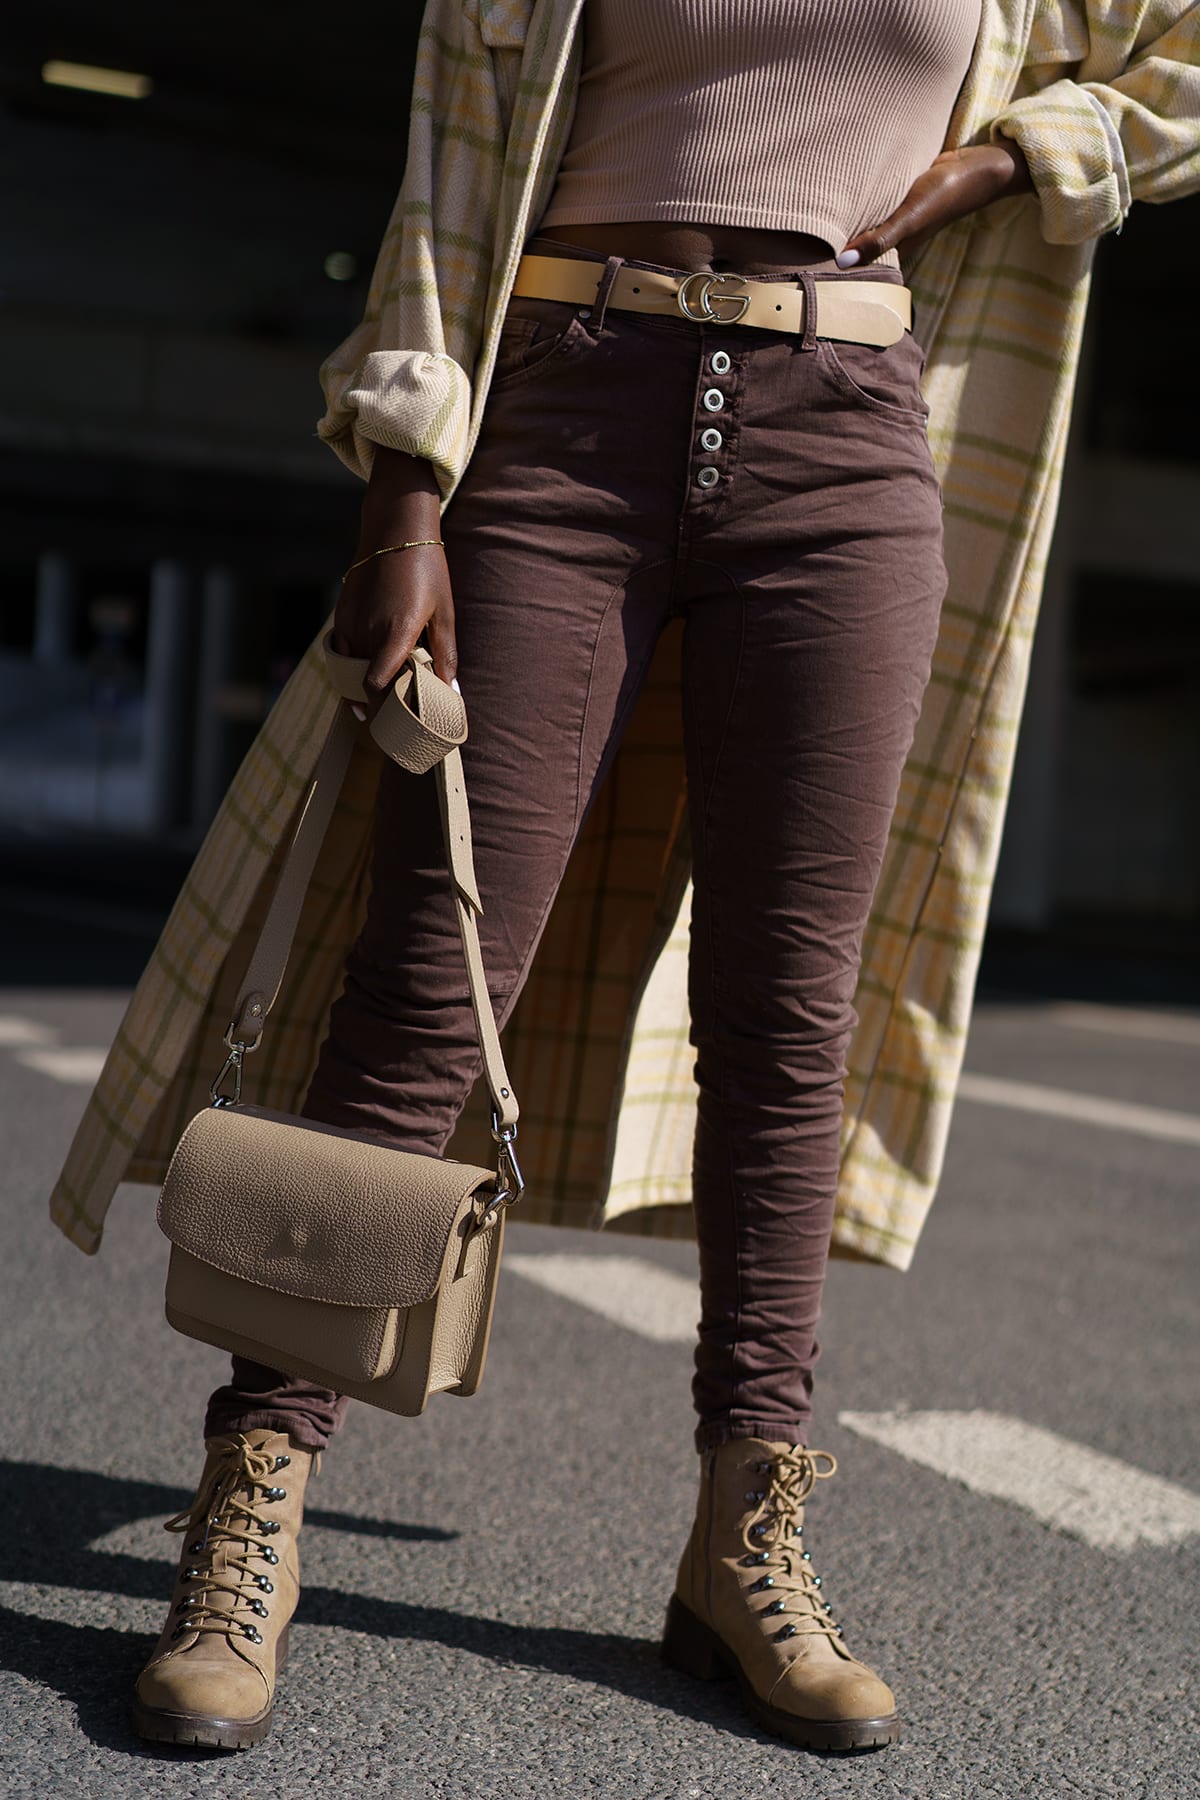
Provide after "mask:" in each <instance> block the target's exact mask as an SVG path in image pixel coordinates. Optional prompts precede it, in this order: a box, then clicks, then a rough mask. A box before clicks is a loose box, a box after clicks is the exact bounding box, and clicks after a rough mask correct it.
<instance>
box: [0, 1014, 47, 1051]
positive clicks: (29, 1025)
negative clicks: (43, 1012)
mask: <svg viewBox="0 0 1200 1800" xmlns="http://www.w3.org/2000/svg"><path fill="white" fill-rule="evenodd" d="M57 1036H58V1033H57V1032H56V1031H51V1029H50V1027H49V1026H48V1025H39V1024H38V1023H37V1022H36V1021H35V1020H34V1019H20V1018H18V1017H17V1015H16V1014H15V1013H0V1049H2V1050H17V1049H20V1048H22V1047H23V1046H24V1045H26V1044H52V1043H53V1042H54V1040H55V1038H56V1037H57Z"/></svg>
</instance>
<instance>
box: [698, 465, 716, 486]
mask: <svg viewBox="0 0 1200 1800" xmlns="http://www.w3.org/2000/svg"><path fill="white" fill-rule="evenodd" d="M720 479H721V471H720V469H714V468H713V466H712V464H711V463H706V464H705V466H704V468H702V469H701V471H700V473H699V474H698V475H697V477H696V486H697V487H702V488H711V487H716V485H717V483H718V481H720Z"/></svg>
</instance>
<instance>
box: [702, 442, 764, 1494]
mask: <svg viewBox="0 0 1200 1800" xmlns="http://www.w3.org/2000/svg"><path fill="white" fill-rule="evenodd" d="M724 442H725V439H724V438H723V437H722V436H721V433H720V432H719V431H718V430H717V428H716V426H715V425H709V426H708V427H707V429H706V430H704V431H702V432H701V433H700V448H701V449H702V450H719V449H720V448H721V445H722V444H723V443H724ZM761 1468H762V1464H761V1463H756V1464H755V1472H756V1473H758V1472H760V1471H761Z"/></svg>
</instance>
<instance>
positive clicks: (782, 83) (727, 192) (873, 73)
mask: <svg viewBox="0 0 1200 1800" xmlns="http://www.w3.org/2000/svg"><path fill="white" fill-rule="evenodd" d="M979 16H980V0H586V5H585V7H584V65H583V78H582V82H581V85H580V91H579V105H578V108H577V110H576V113H575V120H574V124H573V126H572V130H571V138H570V142H569V143H568V146H567V150H566V153H565V155H564V157H563V163H562V169H561V171H560V174H559V179H558V184H557V186H556V188H555V190H554V193H553V195H552V197H551V201H550V206H549V209H548V211H547V212H546V214H545V216H544V218H543V220H542V223H543V224H546V225H576V224H584V223H598V222H604V221H609V222H612V221H615V220H635V219H690V220H694V221H696V222H697V223H712V224H722V225H757V226H766V227H769V228H771V229H775V230H786V231H805V232H811V233H812V234H813V235H814V236H816V237H820V238H824V239H825V240H826V241H827V242H828V243H829V244H831V245H832V246H833V248H834V250H835V251H836V250H840V249H841V248H842V247H843V245H844V244H845V243H846V241H847V239H848V238H851V237H853V235H854V233H855V232H856V231H859V230H861V229H862V228H863V227H864V226H867V225H875V224H878V223H879V222H880V221H881V220H882V219H884V218H886V217H887V215H888V214H889V213H890V212H892V211H893V210H894V208H895V207H896V205H897V203H898V202H899V201H900V200H901V199H902V198H903V197H904V195H905V194H906V193H907V191H908V189H909V187H910V186H911V185H912V183H913V181H914V180H915V178H916V177H917V175H919V174H920V173H921V171H922V170H923V169H926V168H928V167H929V164H930V163H931V162H932V161H933V159H934V157H935V156H936V155H937V154H938V152H939V150H940V149H941V148H942V144H943V141H944V139H945V134H946V127H947V125H948V123H949V119H950V113H951V110H952V108H953V106H954V101H955V97H956V96H957V94H958V90H959V88H960V86H961V85H962V81H963V77H964V76H965V74H966V72H967V65H968V63H969V62H970V59H971V52H972V50H973V49H974V45H975V37H976V34H977V32H978V29H979Z"/></svg>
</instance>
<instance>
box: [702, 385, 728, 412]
mask: <svg viewBox="0 0 1200 1800" xmlns="http://www.w3.org/2000/svg"><path fill="white" fill-rule="evenodd" d="M700 404H701V405H702V406H703V407H704V409H705V411H706V412H720V410H721V408H722V407H723V406H724V404H725V396H724V394H723V393H722V392H721V390H720V388H705V390H704V393H703V394H702V395H701V397H700Z"/></svg>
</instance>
